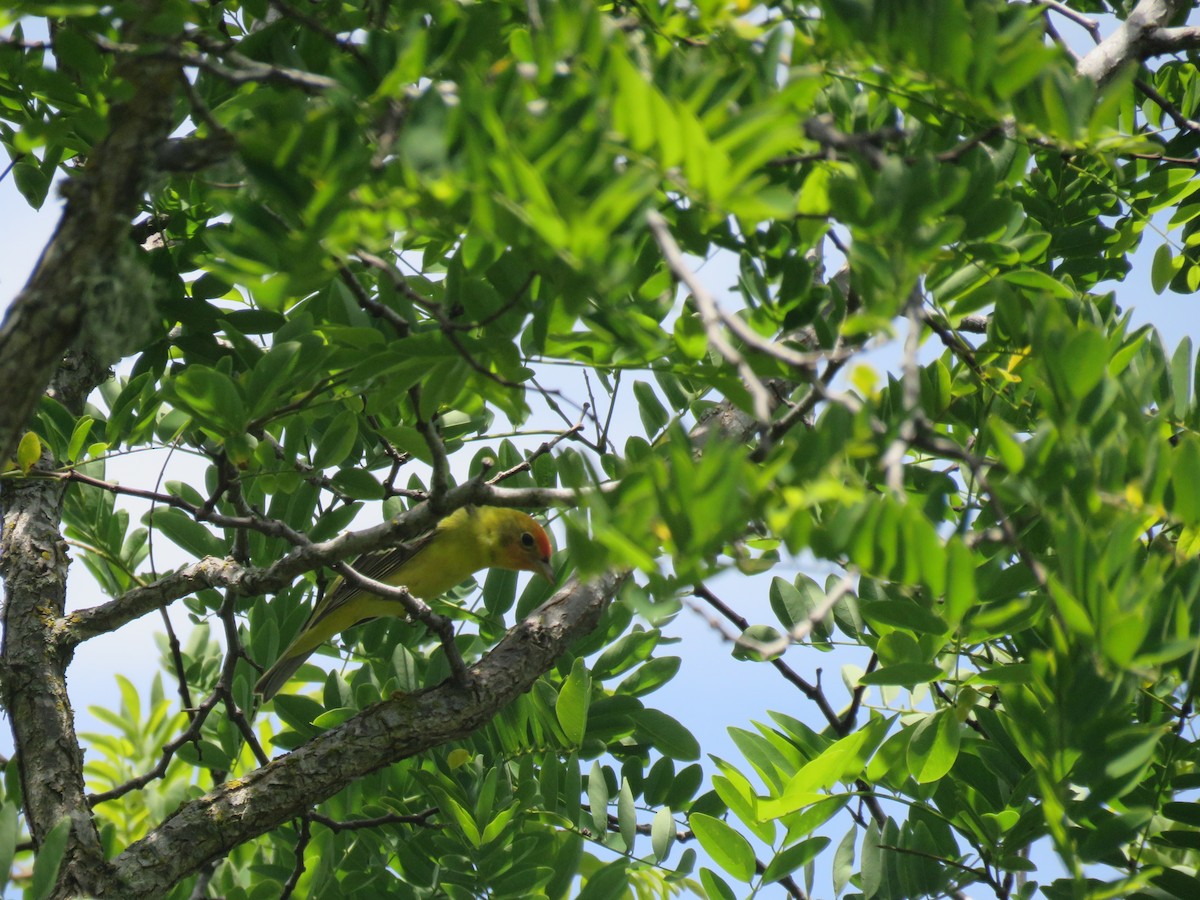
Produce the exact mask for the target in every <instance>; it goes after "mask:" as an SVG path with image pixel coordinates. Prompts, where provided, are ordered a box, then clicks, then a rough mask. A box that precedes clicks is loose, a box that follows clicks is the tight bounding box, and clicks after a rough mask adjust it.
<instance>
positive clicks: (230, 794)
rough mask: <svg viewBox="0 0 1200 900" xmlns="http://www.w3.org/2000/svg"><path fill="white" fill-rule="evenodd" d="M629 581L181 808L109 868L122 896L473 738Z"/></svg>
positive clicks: (143, 891) (578, 598) (575, 597)
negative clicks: (456, 673) (408, 762)
mask: <svg viewBox="0 0 1200 900" xmlns="http://www.w3.org/2000/svg"><path fill="white" fill-rule="evenodd" d="M624 578H625V573H624V572H610V573H608V574H605V575H603V576H600V577H599V578H597V579H595V580H593V581H589V582H586V583H580V582H577V581H574V580H572V581H571V582H569V583H568V584H567V585H566V586H565V587H564V588H563V589H562V590H560V591H559V592H558V593H556V594H555V595H554V596H553V597H551V598H550V600H548V601H547V602H546V603H545V604H544V605H543V606H542V607H541V608H540V609H539V610H537V611H536V612H535V613H533V614H532V615H531V616H530V617H529V618H527V619H526V620H525V621H523V622H521V623H520V624H519V625H517V626H515V627H514V628H513V629H512V630H511V631H510V632H509V634H508V635H507V636H506V637H505V638H504V640H502V641H501V642H500V643H499V644H498V645H497V646H496V648H495V649H494V650H493V651H492V652H491V653H489V654H487V656H485V657H484V658H483V660H481V661H480V662H479V663H477V664H476V665H474V666H472V667H471V670H470V672H471V681H470V687H469V689H464V688H462V687H459V686H458V685H456V684H454V683H452V682H445V683H443V684H441V685H438V686H437V687H434V688H431V689H428V690H424V691H419V692H417V693H415V694H406V695H402V696H396V697H393V698H392V699H390V700H386V701H384V702H383V703H380V704H378V705H376V706H373V707H371V708H370V709H367V710H365V711H363V712H361V713H359V714H358V715H357V716H355V717H354V718H352V719H350V720H348V721H347V722H345V723H343V724H342V725H340V726H338V727H337V728H334V729H331V730H329V731H327V732H324V733H323V734H320V735H318V736H316V737H315V738H313V739H312V740H311V741H309V742H308V743H307V744H305V745H304V746H302V747H300V748H299V749H297V750H295V751H293V752H291V753H289V754H287V755H285V756H283V757H280V758H278V759H275V760H273V761H272V762H271V763H270V764H269V765H266V766H264V767H262V768H260V769H257V770H255V771H254V772H251V773H249V774H248V775H246V776H244V777H242V778H239V779H237V780H235V781H231V782H229V783H227V784H224V785H221V786H220V787H218V788H216V789H214V790H212V791H209V793H207V794H206V795H204V796H203V797H201V798H199V799H198V800H194V801H192V802H190V803H187V804H185V805H184V806H182V807H180V809H179V810H178V811H177V812H176V813H175V814H174V815H173V816H171V817H170V818H169V819H167V820H166V821H165V822H163V823H162V824H161V825H160V826H159V827H158V828H156V829H154V831H152V832H151V833H150V834H149V835H147V836H146V837H145V838H143V839H142V840H140V841H138V842H137V843H135V844H133V845H131V846H130V847H128V848H127V849H126V850H125V851H124V852H123V853H121V854H120V855H119V856H118V857H117V858H116V859H115V860H114V861H113V866H114V868H115V871H116V877H117V879H118V880H119V883H120V887H121V889H122V890H123V891H124V893H123V894H122V896H123V897H126V898H128V900H140V898H153V897H160V896H163V894H164V893H165V892H166V891H167V890H168V889H169V888H170V887H171V886H172V885H174V884H176V883H177V882H178V881H179V880H180V879H182V878H185V877H187V876H188V875H189V874H190V873H192V872H194V871H196V869H198V868H199V867H200V866H201V865H202V864H203V863H204V861H205V860H207V859H210V858H212V857H213V856H217V855H219V854H223V853H225V852H227V851H228V850H229V848H231V847H234V846H236V845H238V844H241V843H243V842H245V841H248V840H250V839H252V838H254V837H257V836H258V835H260V834H263V833H265V832H267V831H270V830H271V829H273V828H275V827H276V826H278V825H280V824H282V823H283V822H286V821H288V820H289V819H292V818H295V817H297V816H300V815H302V814H303V813H304V812H305V811H306V810H307V809H309V808H310V807H311V806H312V804H313V803H314V802H319V801H320V800H324V799H325V798H327V797H330V796H332V795H333V794H335V793H337V792H338V791H340V790H341V789H342V788H344V787H345V786H346V785H348V784H350V783H351V782H352V781H353V780H355V779H356V778H359V777H361V776H363V775H366V774H368V773H370V772H374V771H376V770H378V769H380V768H382V767H384V766H386V765H390V764H392V763H394V762H397V761H399V760H401V759H406V758H408V757H410V756H414V755H415V754H417V753H420V752H422V751H424V750H428V749H430V748H433V747H437V746H440V745H441V744H444V743H446V742H447V741H452V740H456V739H458V738H461V737H464V736H466V735H468V734H470V733H471V732H472V731H473V730H475V729H476V728H478V727H479V726H481V725H482V724H484V723H485V722H487V721H488V720H490V719H491V717H492V716H493V715H495V712H496V710H498V709H500V708H501V707H503V706H504V705H505V704H507V703H510V702H511V701H512V700H514V699H515V698H516V697H517V696H519V695H520V694H522V693H524V692H525V691H527V690H528V689H529V688H530V687H531V686H532V685H533V683H534V681H536V680H537V679H538V678H539V677H541V675H542V674H544V673H545V672H546V671H548V670H549V668H550V667H551V666H552V665H553V664H554V662H555V660H556V659H557V658H558V656H559V655H560V654H561V653H563V652H564V651H565V650H566V649H567V647H569V646H570V645H571V643H572V642H573V641H575V640H577V639H578V638H580V637H582V636H583V635H585V634H587V633H588V632H590V631H591V630H592V628H594V627H595V625H596V623H597V622H598V621H599V618H600V614H601V613H602V612H603V610H604V607H605V606H606V605H607V604H608V601H609V598H610V597H612V595H613V594H614V593H615V592H616V590H617V588H618V587H619V586H620V584H621V582H622V581H623V580H624Z"/></svg>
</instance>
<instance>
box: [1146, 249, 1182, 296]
mask: <svg viewBox="0 0 1200 900" xmlns="http://www.w3.org/2000/svg"><path fill="white" fill-rule="evenodd" d="M1182 261H1183V260H1182V259H1181V260H1180V261H1179V262H1182ZM1178 270H1179V266H1178V265H1176V263H1175V260H1174V259H1172V257H1171V245H1170V244H1167V243H1162V244H1159V245H1158V249H1157V250H1155V251H1154V261H1153V262H1152V263H1151V264H1150V287H1151V288H1152V289H1153V291H1154V293H1156V294H1161V293H1162V292H1163V291H1165V290H1166V289H1167V285H1169V284H1170V283H1171V279H1172V278H1174V277H1175V273H1176V272H1177V271H1178Z"/></svg>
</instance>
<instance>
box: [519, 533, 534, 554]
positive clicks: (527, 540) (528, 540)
mask: <svg viewBox="0 0 1200 900" xmlns="http://www.w3.org/2000/svg"><path fill="white" fill-rule="evenodd" d="M521 546H522V547H525V548H527V549H530V550H532V549H533V535H532V534H530V533H529V532H528V531H523V532H521Z"/></svg>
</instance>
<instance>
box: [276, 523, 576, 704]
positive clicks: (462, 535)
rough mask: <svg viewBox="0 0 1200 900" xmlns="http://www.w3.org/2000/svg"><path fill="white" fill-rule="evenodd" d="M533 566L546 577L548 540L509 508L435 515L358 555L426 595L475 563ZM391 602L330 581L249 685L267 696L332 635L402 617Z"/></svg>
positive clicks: (372, 568) (364, 564)
mask: <svg viewBox="0 0 1200 900" xmlns="http://www.w3.org/2000/svg"><path fill="white" fill-rule="evenodd" d="M494 566H498V567H499V568H501V569H514V570H518V571H527V572H538V573H539V574H541V575H544V576H546V578H547V579H549V580H550V581H553V580H554V569H553V567H552V566H551V565H550V539H549V538H548V537H546V532H545V530H544V529H543V528H542V526H541V525H539V524H538V523H537V522H535V521H534V520H533V519H532V518H530V517H529V516H527V515H526V514H525V513H523V512H518V511H517V510H515V509H501V508H499V507H495V506H468V507H464V508H463V509H460V510H458V511H456V512H454V513H452V514H450V515H449V516H447V517H446V518H444V519H442V520H441V521H440V522H438V523H437V525H435V526H434V527H433V529H432V530H430V531H428V532H426V533H425V534H423V535H421V536H420V537H418V538H416V539H415V540H413V541H409V542H408V543H406V544H401V545H400V546H399V547H394V548H392V549H390V550H380V551H378V552H376V553H368V554H366V555H364V556H361V557H359V558H358V559H357V560H355V561H354V563H353V568H354V569H355V570H357V571H358V572H359V573H360V574H362V575H365V576H367V577H368V578H373V579H374V580H376V581H382V582H385V583H387V584H392V585H403V586H404V587H405V588H407V589H408V592H409V593H410V594H412V595H413V596H414V597H420V598H422V599H424V600H432V599H433V598H435V597H439V596H441V595H442V594H444V593H446V591H448V590H450V588H452V587H454V586H455V585H457V584H460V583H461V582H463V581H465V580H466V579H467V577H468V576H469V575H471V574H473V573H475V572H478V571H479V570H480V569H487V568H491V567H494ZM403 614H404V609H403V607H401V606H400V604H399V603H397V602H396V601H395V600H385V599H384V598H382V597H377V596H375V595H373V594H370V593H368V592H366V591H363V590H360V589H359V588H356V587H353V586H351V585H349V584H347V583H346V582H344V581H342V580H341V579H338V580H337V581H335V582H334V583H333V585H332V586H331V587H330V589H329V593H327V594H326V595H325V597H324V599H322V600H321V601H320V602H319V603H317V605H316V606H315V607H314V608H313V611H312V614H311V615H310V616H309V617H308V621H307V622H305V623H304V627H303V628H302V629H300V633H299V634H298V635H296V639H295V640H294V641H292V642H291V644H289V645H288V647H287V649H286V650H284V651H283V653H282V654H281V655H280V657H279V659H278V660H277V661H276V662H275V665H273V666H271V668H270V669H268V670H267V672H266V673H265V674H264V675H263V677H262V678H260V679H259V680H258V684H256V685H255V686H254V690H255V692H256V693H259V694H261V695H262V698H263V700H269V699H271V697H273V696H275V693H276V691H278V690H279V689H280V688H281V687H283V686H284V685H285V684H287V681H288V679H289V678H291V677H292V675H293V674H295V672H296V670H297V669H298V668H300V665H301V664H302V663H303V662H304V660H306V659H308V655H309V654H310V653H312V652H313V651H314V650H315V649H317V647H318V646H320V645H321V644H323V643H324V642H325V641H327V640H329V639H330V638H331V637H333V636H334V635H335V634H338V633H339V632H341V631H344V630H346V629H347V628H349V627H350V626H351V625H355V624H357V623H358V622H362V621H363V620H365V619H373V618H376V617H377V616H395V615H403Z"/></svg>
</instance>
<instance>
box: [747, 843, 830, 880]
mask: <svg viewBox="0 0 1200 900" xmlns="http://www.w3.org/2000/svg"><path fill="white" fill-rule="evenodd" d="M828 846H829V838H827V837H814V838H809V839H808V840H806V841H801V842H800V843H798V844H794V845H792V846H791V847H788V848H787V849H785V850H782V851H781V852H779V853H777V854H775V858H774V859H772V860H771V861H770V862H769V863H767V870H766V872H764V873H763V881H764V882H766V883H768V884H770V883H771V882H773V881H778V880H779V879H781V878H783V877H784V876H785V875H790V874H791V873H792V872H795V871H796V870H797V869H798V868H800V867H801V866H806V865H808V864H809V863H810V862H811V861H812V860H814V859H816V857H817V854H818V853H820V852H821V851H822V850H824V849H825V848H826V847H828Z"/></svg>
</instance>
